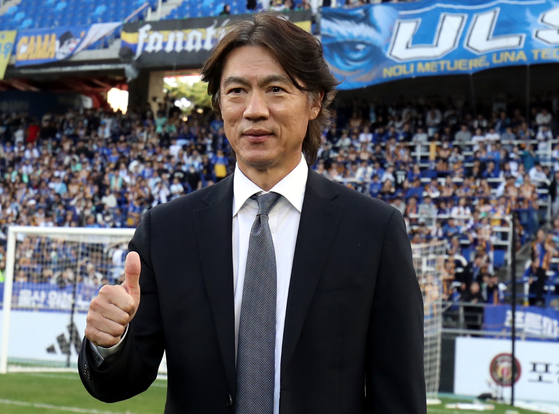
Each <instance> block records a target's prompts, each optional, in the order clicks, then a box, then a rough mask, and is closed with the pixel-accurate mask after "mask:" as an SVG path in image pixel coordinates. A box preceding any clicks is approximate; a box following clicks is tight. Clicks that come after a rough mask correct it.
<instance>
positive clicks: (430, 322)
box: [412, 241, 446, 403]
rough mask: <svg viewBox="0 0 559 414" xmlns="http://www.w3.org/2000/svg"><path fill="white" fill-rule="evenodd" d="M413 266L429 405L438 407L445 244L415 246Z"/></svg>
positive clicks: (442, 242) (438, 242)
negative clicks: (420, 308) (421, 319)
mask: <svg viewBox="0 0 559 414" xmlns="http://www.w3.org/2000/svg"><path fill="white" fill-rule="evenodd" d="M412 252H413V264H414V267H415V272H416V274H417V278H418V281H419V286H420V287H421V293H422V294H423V302H424V305H423V306H424V312H425V316H424V332H425V339H424V342H425V344H424V354H423V360H424V365H425V385H426V388H427V402H428V403H438V402H440V401H439V400H438V399H437V394H438V390H439V381H440V367H441V333H442V320H443V319H442V299H443V298H442V296H443V275H444V265H445V257H446V256H445V254H446V242H445V241H435V242H431V243H428V244H413V245H412Z"/></svg>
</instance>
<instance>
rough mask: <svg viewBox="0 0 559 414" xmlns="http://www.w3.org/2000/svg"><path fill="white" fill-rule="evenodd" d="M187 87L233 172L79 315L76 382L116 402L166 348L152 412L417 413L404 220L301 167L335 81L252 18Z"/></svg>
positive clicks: (164, 219) (168, 223) (419, 394)
mask: <svg viewBox="0 0 559 414" xmlns="http://www.w3.org/2000/svg"><path fill="white" fill-rule="evenodd" d="M202 75H203V79H204V80H206V81H208V92H209V93H210V94H211V95H212V97H213V103H214V107H215V108H216V109H217V110H219V111H220V112H221V115H222V117H223V122H224V128H225V131H226V135H227V138H228V140H229V141H230V143H231V147H232V148H233V150H234V151H235V154H236V159H237V168H236V171H235V173H234V174H233V176H230V177H228V178H226V179H224V180H222V181H221V182H220V183H218V184H217V185H215V186H212V187H209V188H206V189H203V190H199V191H196V192H194V193H192V194H190V195H188V196H184V197H181V198H178V199H175V200H173V201H171V202H169V203H167V204H164V205H161V206H158V207H156V208H154V209H152V210H150V211H149V212H148V213H146V215H145V216H144V218H143V219H142V221H141V223H140V225H139V227H138V229H137V230H136V233H135V235H134V237H133V239H132V241H131V242H130V246H129V247H130V250H131V253H129V255H128V257H127V259H126V268H125V274H126V281H125V282H124V284H123V285H122V286H105V287H103V288H102V289H101V291H100V293H99V296H98V297H97V298H95V299H94V300H93V301H92V303H91V306H90V311H89V313H88V317H87V327H86V338H87V340H86V341H84V345H83V348H82V351H81V353H80V358H79V368H80V376H81V378H82V381H83V383H84V385H85V387H86V388H87V390H88V391H89V392H90V393H91V394H92V395H93V396H94V397H96V398H98V399H100V400H103V401H107V402H112V401H118V400H122V399H126V398H130V397H132V396H134V395H136V394H138V393H140V392H142V391H144V390H146V389H147V388H148V387H149V386H150V384H151V383H152V382H153V380H154V379H155V377H156V375H157V369H158V366H159V363H160V360H161V357H162V354H163V351H165V352H166V357H167V367H168V393H167V403H166V408H165V412H166V413H200V414H208V413H236V414H272V413H274V414H298V413H301V414H312V413H317V414H328V413H347V414H355V413H382V414H385V413H398V414H400V413H402V414H403V413H409V414H412V413H414V414H416V413H417V414H424V413H425V412H426V408H425V401H426V399H425V383H424V377H423V375H424V374H423V302H422V297H421V292H420V290H419V286H418V283H417V279H416V276H415V272H414V270H413V266H412V257H411V248H410V243H409V240H408V237H407V234H406V230H405V226H404V220H403V218H402V216H401V214H400V213H399V212H398V211H397V210H396V209H394V208H392V207H390V206H389V205H388V204H385V203H384V202H382V201H379V200H375V199H372V198H370V197H367V196H364V195H362V194H360V193H358V192H356V191H353V190H351V189H349V188H346V187H343V186H340V185H338V184H335V183H332V182H330V181H329V180H327V179H325V178H324V177H321V176H319V175H318V174H316V173H315V172H314V171H313V170H311V169H309V168H308V166H307V164H309V165H312V164H313V163H314V162H315V160H316V154H317V150H318V148H319V147H320V144H321V132H322V130H323V129H324V127H325V126H326V125H327V123H328V118H329V113H328V105H329V104H330V103H331V101H332V99H333V96H334V90H335V86H336V81H335V79H334V78H333V77H332V75H331V74H330V72H329V70H328V67H327V65H326V63H325V61H324V59H323V56H322V50H321V46H320V44H319V43H318V42H317V41H316V40H315V39H314V37H313V36H312V35H310V34H308V33H306V32H305V31H303V30H302V29H300V28H298V27H296V26H295V25H293V24H291V23H289V22H288V21H286V20H285V19H283V18H278V17H277V16H276V15H273V14H267V13H261V14H255V15H253V17H252V20H250V21H243V22H239V23H236V24H235V26H234V27H233V28H232V29H231V30H230V31H229V32H228V33H227V34H226V35H225V36H224V37H223V39H222V40H221V41H220V42H219V44H218V45H217V46H216V48H215V50H214V51H213V53H212V55H211V57H210V58H209V59H208V61H207V62H206V64H205V66H204V68H203V71H202ZM303 154H304V157H303ZM263 200H264V201H263ZM266 200H272V201H269V202H268V201H266ZM270 255H271V256H270ZM270 257H271V259H270ZM270 291H272V292H273V294H272V295H270ZM270 315H271V316H270Z"/></svg>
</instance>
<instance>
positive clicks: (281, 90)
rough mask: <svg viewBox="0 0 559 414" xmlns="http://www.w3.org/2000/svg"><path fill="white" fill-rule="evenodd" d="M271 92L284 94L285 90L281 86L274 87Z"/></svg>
mask: <svg viewBox="0 0 559 414" xmlns="http://www.w3.org/2000/svg"><path fill="white" fill-rule="evenodd" d="M270 90H271V91H272V92H274V93H279V92H283V88H280V87H279V86H272V87H271V88H270Z"/></svg>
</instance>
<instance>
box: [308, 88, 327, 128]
mask: <svg viewBox="0 0 559 414" xmlns="http://www.w3.org/2000/svg"><path fill="white" fill-rule="evenodd" d="M313 95H314V94H313ZM313 98H314V99H313V101H312V102H311V110H310V113H309V121H312V120H314V119H316V117H317V116H318V114H319V113H320V109H321V108H322V99H323V98H324V92H323V91H321V92H319V93H318V96H316V95H315V96H314V97H313Z"/></svg>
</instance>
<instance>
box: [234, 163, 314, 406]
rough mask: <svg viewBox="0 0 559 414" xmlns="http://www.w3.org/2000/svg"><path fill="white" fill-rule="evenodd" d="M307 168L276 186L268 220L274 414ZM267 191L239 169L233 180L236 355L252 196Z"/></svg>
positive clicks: (255, 208)
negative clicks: (273, 279) (273, 283)
mask: <svg viewBox="0 0 559 414" xmlns="http://www.w3.org/2000/svg"><path fill="white" fill-rule="evenodd" d="M307 176H308V167H307V163H306V161H305V158H304V157H302V156H301V161H300V162H299V164H298V165H297V167H295V169H294V170H293V171H291V172H290V173H289V174H288V175H287V176H285V177H284V178H283V179H282V180H281V181H280V182H279V183H277V184H276V185H275V186H274V187H273V188H272V189H271V190H270V192H276V193H278V194H281V195H282V197H281V198H280V199H279V201H278V202H277V203H276V204H275V205H274V207H273V208H272V210H271V211H270V213H269V214H268V217H269V221H268V222H269V225H270V231H271V233H272V240H273V241H274V251H275V253H276V269H277V304H276V349H275V353H276V362H275V367H276V375H275V386H274V414H279V398H280V380H281V378H280V373H281V350H282V344H283V330H284V325H285V312H286V309H287V294H288V292H289V281H290V280H291V268H292V266H293V255H294V253H295V242H296V240H297V233H298V230H299V221H300V219H301V209H302V208H303V199H304V197H305V187H306V185H307ZM260 192H264V191H263V190H262V189H261V188H260V187H258V186H257V185H256V184H254V183H253V182H252V181H250V180H249V179H248V178H247V176H246V175H244V174H243V173H242V171H241V170H240V169H239V168H237V169H236V170H235V176H234V177H233V288H234V292H235V355H236V350H237V342H238V334H239V321H240V316H241V303H242V299H243V287H244V282H245V269H246V262H247V254H248V241H249V237H250V230H251V228H252V223H253V222H254V219H255V218H256V213H257V212H258V203H257V202H256V200H252V199H251V198H250V197H251V196H252V195H254V194H256V193H260Z"/></svg>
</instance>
